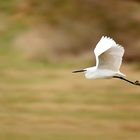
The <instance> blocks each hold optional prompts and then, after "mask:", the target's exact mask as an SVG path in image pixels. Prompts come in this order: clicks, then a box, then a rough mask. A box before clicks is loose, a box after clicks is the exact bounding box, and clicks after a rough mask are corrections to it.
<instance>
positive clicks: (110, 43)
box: [73, 36, 140, 85]
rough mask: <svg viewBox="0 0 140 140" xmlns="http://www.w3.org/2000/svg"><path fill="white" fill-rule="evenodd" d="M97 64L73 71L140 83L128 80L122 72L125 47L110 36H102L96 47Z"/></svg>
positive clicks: (92, 77) (96, 77)
mask: <svg viewBox="0 0 140 140" xmlns="http://www.w3.org/2000/svg"><path fill="white" fill-rule="evenodd" d="M94 53H95V58H96V66H94V67H89V68H85V69H82V70H76V71H73V73H77V72H84V74H85V77H86V78H87V79H100V78H104V79H107V78H108V79H109V78H119V79H122V80H125V81H127V82H129V83H131V84H134V85H140V83H139V81H135V82H132V81H130V80H127V79H126V78H124V77H125V75H124V74H123V73H121V72H120V66H121V63H122V57H123V55H124V48H123V47H122V46H121V45H119V44H116V42H115V41H114V40H113V39H111V38H109V37H106V36H105V37H104V36H103V37H102V38H101V39H100V41H99V42H98V44H97V45H96V47H95V49H94Z"/></svg>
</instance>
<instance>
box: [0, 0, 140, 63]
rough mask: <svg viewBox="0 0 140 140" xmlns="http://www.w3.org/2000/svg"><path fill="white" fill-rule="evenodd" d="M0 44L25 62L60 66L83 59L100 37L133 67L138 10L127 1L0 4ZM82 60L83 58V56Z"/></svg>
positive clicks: (136, 53)
mask: <svg viewBox="0 0 140 140" xmlns="http://www.w3.org/2000/svg"><path fill="white" fill-rule="evenodd" d="M0 18H1V27H0V32H1V39H0V40H1V41H2V42H3V41H4V42H5V43H6V44H3V45H7V44H8V43H10V46H11V44H12V46H13V47H14V48H17V49H18V50H20V51H21V54H23V56H24V57H25V58H27V59H31V60H43V61H44V60H47V61H51V62H53V61H59V62H60V61H62V59H63V58H65V60H66V59H67V58H69V57H70V56H72V57H73V56H77V55H78V54H79V55H82V54H83V55H84V54H86V52H88V53H89V51H90V50H91V46H95V45H96V43H97V41H98V40H99V39H100V37H101V36H102V35H107V36H111V37H113V38H114V39H115V40H116V42H118V43H120V44H121V45H123V46H124V47H125V50H126V52H125V60H126V61H139V60H140V54H139V48H140V41H139V36H140V26H139V24H140V4H139V2H136V1H130V0H118V1H113V0H105V1H98V0H78V1H75V0H40V1H37V0H5V1H0ZM86 57H88V56H87V55H86Z"/></svg>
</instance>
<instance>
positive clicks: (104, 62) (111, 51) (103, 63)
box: [94, 37, 124, 71]
mask: <svg viewBox="0 0 140 140" xmlns="http://www.w3.org/2000/svg"><path fill="white" fill-rule="evenodd" d="M94 53H95V56H96V67H97V68H99V69H108V70H112V71H119V68H120V66H121V63H122V57H123V54H124V48H123V47H121V46H120V45H118V44H116V42H115V41H114V40H113V39H111V38H107V37H102V38H101V40H100V41H99V43H98V44H97V46H96V48H95V50H94Z"/></svg>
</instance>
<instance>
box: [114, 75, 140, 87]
mask: <svg viewBox="0 0 140 140" xmlns="http://www.w3.org/2000/svg"><path fill="white" fill-rule="evenodd" d="M113 78H118V79H121V80H124V81H126V82H129V83H131V84H133V85H137V86H140V83H139V81H135V82H133V81H130V80H128V79H125V78H124V77H119V76H113Z"/></svg>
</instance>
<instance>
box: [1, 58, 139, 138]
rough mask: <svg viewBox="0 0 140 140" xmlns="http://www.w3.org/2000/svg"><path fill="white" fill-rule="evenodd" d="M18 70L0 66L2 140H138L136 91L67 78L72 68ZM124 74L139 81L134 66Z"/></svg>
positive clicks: (30, 65)
mask: <svg viewBox="0 0 140 140" xmlns="http://www.w3.org/2000/svg"><path fill="white" fill-rule="evenodd" d="M1 59H2V57H1ZM11 60H12V59H11ZM14 62H15V60H14ZM23 62H24V61H23ZM5 64H6V63H5ZM81 65H82V64H81ZM19 66H20V67H17V66H16V65H14V64H13V65H12V66H6V65H2V62H1V70H0V75H1V79H0V137H1V139H3V140H11V139H13V140H19V139H20V140H22V139H23V140H24V139H29V140H38V139H40V140H46V139H47V140H64V139H69V140H78V139H79V140H85V139H95V140H101V139H104V140H118V139H123V140H139V139H140V88H139V87H137V86H133V85H130V84H128V83H125V82H123V81H120V80H116V79H114V80H96V81H90V80H86V79H85V78H84V77H83V75H74V74H72V73H71V71H72V70H73V68H76V67H77V66H76V65H73V66H59V67H55V66H54V65H52V66H47V65H43V64H42V65H40V64H38V63H32V62H31V63H26V65H25V62H24V65H23V63H22V64H21V65H20V64H19ZM122 71H124V72H126V74H127V75H128V76H129V77H130V78H134V79H137V78H138V77H139V76H140V74H139V71H138V70H137V65H132V64H131V65H124V66H123V68H122Z"/></svg>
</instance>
